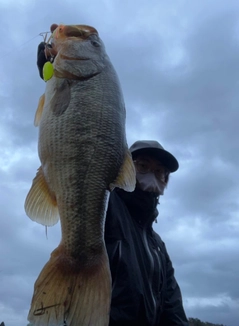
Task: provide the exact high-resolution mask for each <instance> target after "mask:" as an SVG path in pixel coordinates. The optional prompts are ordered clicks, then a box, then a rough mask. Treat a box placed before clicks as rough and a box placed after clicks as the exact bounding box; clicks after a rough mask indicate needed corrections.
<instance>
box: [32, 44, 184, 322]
mask: <svg viewBox="0 0 239 326" xmlns="http://www.w3.org/2000/svg"><path fill="white" fill-rule="evenodd" d="M44 48H45V44H44V43H41V44H40V45H39V47H38V56H37V65H38V68H39V73H40V76H41V78H42V77H43V76H42V69H43V65H44V63H45V62H46V61H47V59H46V57H45V53H44ZM130 151H131V154H132V157H133V160H134V164H135V167H136V178H137V185H136V189H135V191H133V192H132V193H129V192H125V191H123V190H121V189H115V190H114V191H113V192H112V193H111V195H110V199H109V206H108V211H107V216H106V223H105V244H106V248H107V252H108V256H109V262H110V269H111V276H112V301H111V311H110V323H109V326H188V321H187V318H186V315H185V312H184V309H183V305H182V297H181V292H180V288H179V286H178V284H177V282H176V280H175V277H174V269H173V267H172V263H171V260H170V258H169V255H168V253H167V250H166V247H165V244H164V243H163V241H162V240H161V238H160V237H159V235H158V234H156V233H155V232H154V231H153V228H152V224H153V222H154V221H155V219H156V217H157V215H158V211H157V204H158V200H159V197H160V196H161V195H163V194H164V189H165V187H166V186H167V183H168V180H169V175H170V173H172V172H175V171H176V170H177V169H178V161H177V160H176V158H175V157H174V156H173V155H172V154H170V153H169V152H167V151H166V150H164V148H163V147H162V146H161V145H160V144H159V143H158V142H156V141H137V142H135V143H134V144H133V145H132V146H131V147H130Z"/></svg>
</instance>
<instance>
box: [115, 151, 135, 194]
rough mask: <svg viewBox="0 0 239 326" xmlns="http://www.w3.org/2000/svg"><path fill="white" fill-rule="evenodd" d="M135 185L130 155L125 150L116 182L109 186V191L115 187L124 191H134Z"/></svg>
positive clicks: (133, 168)
mask: <svg viewBox="0 0 239 326" xmlns="http://www.w3.org/2000/svg"><path fill="white" fill-rule="evenodd" d="M135 185H136V172H135V167H134V163H133V160H132V156H131V153H130V152H129V150H127V152H126V155H125V159H124V163H123V165H122V167H121V169H120V172H119V174H118V177H117V178H116V180H115V181H114V182H113V183H111V184H110V190H111V191H112V190H114V188H115V187H118V188H122V189H124V190H125V191H129V192H131V191H134V189H135Z"/></svg>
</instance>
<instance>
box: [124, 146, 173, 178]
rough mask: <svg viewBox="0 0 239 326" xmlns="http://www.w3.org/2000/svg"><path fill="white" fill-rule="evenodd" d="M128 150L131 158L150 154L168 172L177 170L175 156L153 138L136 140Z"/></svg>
mask: <svg viewBox="0 0 239 326" xmlns="http://www.w3.org/2000/svg"><path fill="white" fill-rule="evenodd" d="M129 150H130V152H131V154H132V157H133V159H135V158H136V157H137V156H138V155H144V154H145V155H150V156H152V157H154V158H156V159H157V160H159V161H160V162H161V163H162V164H163V165H164V166H166V168H168V169H169V171H170V172H175V171H177V169H178V167H179V165H178V161H177V160H176V158H175V157H174V156H173V155H172V154H171V153H169V152H167V151H166V150H165V149H164V148H163V146H162V145H160V144H159V143H158V142H157V141H155V140H138V141H136V142H135V143H134V144H133V145H132V146H131V147H130V149H129Z"/></svg>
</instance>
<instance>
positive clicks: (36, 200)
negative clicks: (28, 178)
mask: <svg viewBox="0 0 239 326" xmlns="http://www.w3.org/2000/svg"><path fill="white" fill-rule="evenodd" d="M25 211H26V214H27V215H28V216H29V217H30V219H31V220H33V221H35V222H37V223H40V224H42V225H46V226H52V225H54V224H56V223H57V222H58V220H59V213H58V208H57V202H56V197H55V195H54V194H52V192H51V191H50V189H49V187H48V184H47V182H46V180H45V177H44V174H43V171H42V167H40V168H39V169H38V171H37V174H36V176H35V178H34V179H33V182H32V186H31V189H30V191H29V193H28V195H27V198H26V201H25Z"/></svg>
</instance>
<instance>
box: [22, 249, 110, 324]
mask: <svg viewBox="0 0 239 326" xmlns="http://www.w3.org/2000/svg"><path fill="white" fill-rule="evenodd" d="M79 265H80V264H79V261H77V262H76V261H75V259H73V258H71V257H69V256H67V255H66V254H65V252H64V249H62V248H61V245H60V246H59V247H58V248H57V249H55V250H54V251H53V253H52V255H51V258H50V260H49V261H48V263H47V264H46V265H45V266H44V268H43V270H42V271H41V273H40V275H39V277H38V279H37V280H36V282H35V286H34V293H33V298H32V303H31V308H30V311H29V315H28V320H29V321H30V323H31V325H34V326H63V325H67V326H107V325H108V323H109V310H110V300H111V276H110V270H109V264H108V257H107V254H106V252H105V250H103V253H102V254H101V257H100V258H97V261H94V262H93V264H91V265H92V266H90V267H89V264H88V266H87V267H83V268H82V267H80V266H79ZM84 266H85V265H84Z"/></svg>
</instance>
